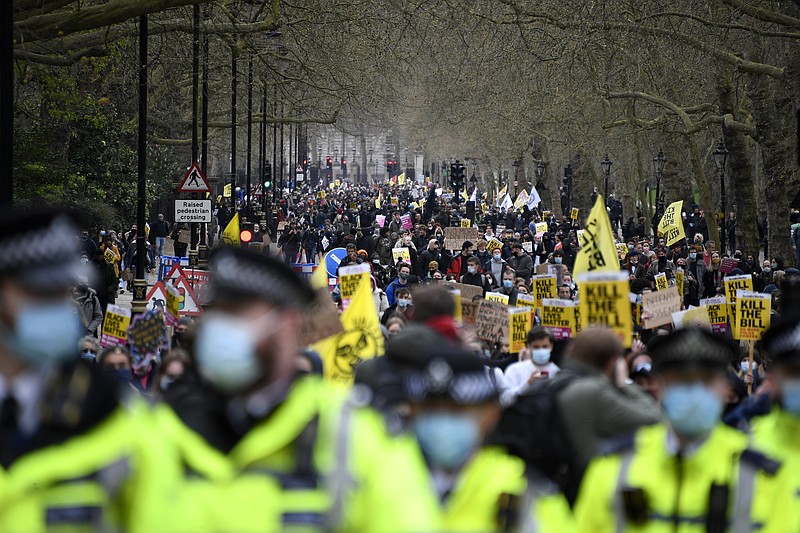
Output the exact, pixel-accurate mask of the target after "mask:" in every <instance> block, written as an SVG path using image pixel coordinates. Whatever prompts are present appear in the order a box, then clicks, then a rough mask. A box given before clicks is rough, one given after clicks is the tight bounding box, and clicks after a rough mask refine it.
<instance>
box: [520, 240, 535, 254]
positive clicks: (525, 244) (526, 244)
mask: <svg viewBox="0 0 800 533" xmlns="http://www.w3.org/2000/svg"><path fill="white" fill-rule="evenodd" d="M522 249H523V250H525V251H526V252H528V253H529V254H532V253H533V243H532V242H531V241H523V242H522Z"/></svg>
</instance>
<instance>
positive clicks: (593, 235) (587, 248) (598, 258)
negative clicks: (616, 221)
mask: <svg viewBox="0 0 800 533" xmlns="http://www.w3.org/2000/svg"><path fill="white" fill-rule="evenodd" d="M580 240H581V242H580V245H581V249H580V250H579V251H578V255H577V256H576V257H575V267H574V268H573V269H572V275H573V277H575V276H577V275H578V274H580V273H581V272H616V271H618V270H619V269H620V266H619V259H617V247H616V246H615V245H614V233H613V232H612V231H611V221H609V220H608V212H606V206H605V200H603V197H602V196H598V197H597V201H596V202H595V204H594V207H593V208H592V211H591V212H590V213H589V218H588V219H587V220H586V228H585V231H584V232H583V233H582V234H581V236H580Z"/></svg>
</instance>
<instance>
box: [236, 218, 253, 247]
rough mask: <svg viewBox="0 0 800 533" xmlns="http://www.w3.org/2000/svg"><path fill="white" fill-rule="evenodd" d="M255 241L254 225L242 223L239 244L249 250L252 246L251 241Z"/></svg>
mask: <svg viewBox="0 0 800 533" xmlns="http://www.w3.org/2000/svg"><path fill="white" fill-rule="evenodd" d="M252 240H253V223H252V222H242V226H241V227H240V228H239V244H241V246H242V247H243V248H247V247H248V246H249V245H250V241H252Z"/></svg>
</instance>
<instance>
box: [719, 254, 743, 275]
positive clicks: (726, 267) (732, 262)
mask: <svg viewBox="0 0 800 533" xmlns="http://www.w3.org/2000/svg"><path fill="white" fill-rule="evenodd" d="M735 268H739V260H738V259H734V258H733V257H723V258H722V261H720V263H719V271H720V272H722V273H723V274H730V273H731V272H733V270H734V269H735Z"/></svg>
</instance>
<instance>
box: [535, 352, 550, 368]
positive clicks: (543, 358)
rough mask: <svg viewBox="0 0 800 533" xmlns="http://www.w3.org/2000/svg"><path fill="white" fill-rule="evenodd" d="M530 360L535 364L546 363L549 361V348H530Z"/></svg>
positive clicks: (541, 364)
mask: <svg viewBox="0 0 800 533" xmlns="http://www.w3.org/2000/svg"><path fill="white" fill-rule="evenodd" d="M531 361H533V364H535V365H536V366H543V365H546V364H547V363H548V362H549V361H550V349H549V348H534V349H533V350H531Z"/></svg>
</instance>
